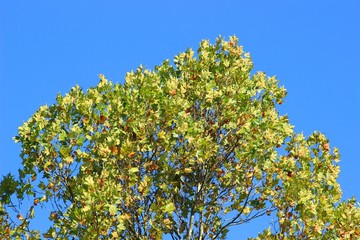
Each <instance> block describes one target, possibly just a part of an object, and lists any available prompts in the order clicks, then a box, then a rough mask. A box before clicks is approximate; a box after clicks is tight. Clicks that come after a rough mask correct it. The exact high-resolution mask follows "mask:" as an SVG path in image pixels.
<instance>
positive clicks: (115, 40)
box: [0, 0, 360, 239]
mask: <svg viewBox="0 0 360 240" xmlns="http://www.w3.org/2000/svg"><path fill="white" fill-rule="evenodd" d="M359 12H360V2H359V1H357V0H344V1H341V2H340V1H333V0H327V1H325V0H318V1H310V0H303V1H286V0H273V1H268V0H258V1H250V0H248V1H243V0H238V1H235V0H233V1H230V0H224V1H214V0H207V1H201V0H198V1H190V0H183V1H159V0H154V1H145V0H144V1H115V0H108V1H95V0H86V1H85V0H78V1H70V0H63V1H40V0H33V1H25V0H17V1H5V0H0V110H1V115H0V116H1V117H0V174H1V175H2V174H5V173H7V172H9V171H11V172H13V173H16V170H17V168H19V167H20V164H21V160H20V158H19V156H18V155H19V153H20V148H19V147H20V146H19V145H16V144H15V143H13V141H12V140H11V137H13V136H14V135H16V131H17V127H18V126H20V125H22V123H23V122H24V121H26V120H27V119H28V118H29V117H30V116H31V115H32V114H33V113H34V112H35V111H36V109H38V108H39V107H40V106H41V105H44V104H52V103H54V100H55V97H56V94H57V93H62V94H64V93H66V92H68V90H69V89H70V88H71V87H72V86H74V85H76V84H79V85H80V86H82V87H83V88H84V89H87V88H88V87H90V86H94V85H96V84H97V83H98V77H97V76H98V74H100V73H103V74H105V76H106V77H107V78H108V79H111V80H113V81H114V82H118V83H123V81H124V75H125V73H126V72H127V71H130V70H132V69H135V68H136V67H137V66H138V65H140V64H143V65H145V66H146V67H148V68H153V67H154V66H155V65H156V64H160V63H161V62H162V61H163V60H164V59H168V58H170V59H171V58H172V57H173V56H174V55H175V54H177V53H179V52H182V51H184V50H186V49H187V48H189V47H191V48H194V49H196V48H197V47H198V44H199V42H200V41H201V39H204V38H206V39H209V40H211V41H214V40H215V38H216V37H217V36H218V35H222V36H225V37H228V36H230V35H234V34H235V35H236V36H237V37H238V38H239V39H240V44H241V45H243V46H244V49H245V51H247V52H250V54H251V56H252V59H253V61H254V64H255V70H262V71H265V72H266V73H267V74H268V75H276V76H277V77H278V79H279V80H280V81H281V84H282V85H284V86H285V88H287V90H288V96H287V97H286V99H285V103H284V104H283V105H282V106H281V108H280V111H281V112H282V113H287V114H288V115H289V118H290V121H291V123H292V124H293V125H295V126H296V128H295V129H296V131H298V132H304V133H305V134H306V135H308V134H309V133H311V132H312V131H314V130H319V131H322V132H324V133H325V134H326V135H327V136H328V137H329V139H330V141H331V145H332V146H337V147H339V148H340V152H341V154H342V161H341V162H340V167H341V174H340V179H339V181H340V183H341V186H342V190H343V193H344V198H348V197H351V196H353V195H354V196H356V197H357V198H358V199H360V187H359V184H358V183H359V182H360V174H359V172H360V162H359V154H358V153H357V150H358V148H359V144H360V141H359V136H360V121H359V118H360V100H359V99H360V74H359V71H360V17H359ZM266 225H267V222H265V223H264V221H258V222H257V223H256V224H250V225H246V226H242V227H239V228H234V229H232V230H231V231H230V234H229V238H228V239H244V238H245V237H249V236H255V235H256V233H257V232H258V231H261V229H259V226H266Z"/></svg>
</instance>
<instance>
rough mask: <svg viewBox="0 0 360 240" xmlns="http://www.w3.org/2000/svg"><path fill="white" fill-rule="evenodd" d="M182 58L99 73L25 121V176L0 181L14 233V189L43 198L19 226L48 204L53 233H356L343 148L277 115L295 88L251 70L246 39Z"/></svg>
mask: <svg viewBox="0 0 360 240" xmlns="http://www.w3.org/2000/svg"><path fill="white" fill-rule="evenodd" d="M173 62H174V64H171V62H170V60H165V61H164V62H163V63H162V64H161V65H159V66H156V67H155V68H154V70H148V69H146V68H145V67H143V66H140V67H138V68H137V69H136V71H132V72H129V73H127V74H126V77H125V83H124V85H120V84H114V83H112V82H111V81H109V80H107V79H106V78H105V76H104V75H99V78H100V81H99V84H98V85H97V86H95V87H93V88H90V89H88V90H87V91H83V90H82V89H81V88H80V87H79V86H75V87H73V88H72V89H71V90H70V92H69V93H68V94H66V95H64V96H62V95H60V94H59V95H58V96H57V97H56V103H55V104H53V105H51V106H43V107H40V109H39V110H38V111H37V112H36V113H35V114H34V115H33V116H32V117H31V118H30V119H29V120H28V121H27V122H25V123H24V124H23V126H21V127H19V131H18V136H16V137H15V138H14V140H15V141H16V142H20V143H21V146H22V153H21V158H22V160H23V168H22V169H20V171H19V172H20V176H19V181H17V180H15V179H14V178H13V177H12V176H10V175H9V176H7V177H6V178H4V180H3V181H2V182H1V185H0V190H1V200H2V203H3V204H5V205H4V206H5V208H0V210H1V211H3V212H4V214H3V215H1V216H4V217H3V218H1V216H0V220H1V221H2V222H1V224H2V226H3V228H4V229H5V230H4V231H6V233H5V232H4V231H3V232H4V233H3V234H7V235H4V236H24V234H30V233H29V231H30V230H29V229H28V228H25V227H22V228H20V227H18V228H17V227H16V224H12V223H11V222H10V221H9V220H8V214H7V210H8V209H10V208H12V207H11V206H13V205H11V195H13V194H17V198H18V199H20V200H22V199H23V198H24V196H25V195H27V199H29V200H30V202H31V204H30V205H31V206H30V208H29V209H28V210H27V211H25V213H20V211H19V212H18V214H20V215H18V216H19V217H18V220H17V221H19V222H20V223H19V224H17V225H19V226H25V225H26V224H28V222H29V221H30V220H29V219H31V218H32V217H36V216H37V212H36V210H37V208H39V207H44V208H45V209H49V220H50V221H51V222H52V226H51V228H50V229H49V230H48V231H47V232H46V233H44V235H43V236H44V237H47V238H61V239H70V238H81V239H104V238H114V239H118V238H120V239H162V238H163V237H164V234H169V235H171V236H172V237H173V238H174V239H185V238H186V239H223V238H225V237H226V233H227V232H228V228H229V227H230V226H233V225H237V224H242V223H246V222H248V221H251V220H252V219H254V218H257V217H261V216H270V217H272V218H274V219H275V220H274V221H273V226H272V228H271V230H269V229H268V230H265V231H264V232H263V233H262V234H260V235H259V238H260V239H271V238H273V239H279V238H281V239H285V238H292V239H293V238H294V237H296V238H299V239H303V238H314V239H319V238H322V237H324V238H325V237H329V238H327V239H335V238H339V237H341V238H342V237H351V236H358V235H356V234H359V231H360V229H358V228H356V227H355V226H359V224H358V223H359V219H360V216H359V210H358V206H357V205H356V204H355V202H354V201H353V200H351V201H349V203H348V204H347V203H339V202H338V201H339V199H340V198H341V190H340V186H339V184H338V183H337V176H338V174H339V167H338V166H337V165H336V162H338V161H339V159H340V156H339V153H338V150H337V149H336V148H334V149H332V148H331V145H330V143H329V141H328V140H327V139H326V137H325V136H324V135H323V134H321V133H318V132H315V133H313V134H311V135H310V136H309V137H305V136H303V135H302V134H295V133H294V132H293V126H292V125H291V124H290V122H289V119H288V117H287V116H286V115H283V116H281V115H279V113H278V111H277V110H276V106H277V105H278V104H282V103H283V102H284V101H283V98H284V97H285V95H286V90H285V88H284V87H282V86H279V81H278V80H277V79H276V77H269V76H266V74H265V73H264V72H260V71H259V72H256V73H254V74H251V70H252V68H253V64H252V60H251V58H250V55H249V54H248V53H245V52H244V51H243V48H242V47H241V46H239V45H238V39H237V38H236V37H230V39H229V41H225V40H224V39H223V38H220V37H219V38H217V40H216V43H215V44H211V43H210V41H207V40H204V41H202V42H201V43H200V47H199V49H198V50H197V51H193V50H192V49H189V50H187V51H186V52H183V53H180V54H179V55H177V56H175V57H174V61H173ZM14 209H15V210H16V208H13V210H14ZM15 210H14V211H15ZM342 212H345V213H346V214H347V215H349V216H350V218H346V217H345V216H344V215H343V214H342ZM20 216H21V219H20ZM22 224H23V225H22ZM345 224H346V225H345ZM356 224H357V225H356ZM345 226H352V228H350V227H345ZM0 231H1V230H0ZM0 233H2V232H0ZM11 234H12V235H11ZM16 234H17V235H16ZM31 234H33V236H36V234H37V233H35V232H32V233H31ZM325 239H326V238H325Z"/></svg>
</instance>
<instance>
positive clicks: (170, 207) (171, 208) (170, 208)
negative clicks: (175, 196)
mask: <svg viewBox="0 0 360 240" xmlns="http://www.w3.org/2000/svg"><path fill="white" fill-rule="evenodd" d="M174 210H175V205H174V204H173V203H172V202H170V203H168V204H166V206H165V208H164V211H165V213H172V212H173V211H174Z"/></svg>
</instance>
